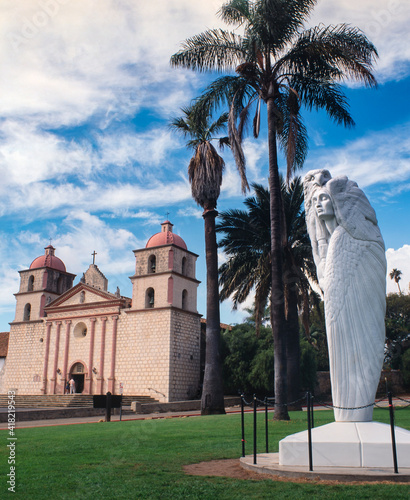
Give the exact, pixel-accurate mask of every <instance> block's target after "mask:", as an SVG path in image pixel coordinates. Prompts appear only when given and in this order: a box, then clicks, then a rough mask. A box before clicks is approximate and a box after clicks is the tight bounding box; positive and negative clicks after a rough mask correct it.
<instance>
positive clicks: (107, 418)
mask: <svg viewBox="0 0 410 500" xmlns="http://www.w3.org/2000/svg"><path fill="white" fill-rule="evenodd" d="M105 421H106V422H111V392H107V402H106V405H105Z"/></svg>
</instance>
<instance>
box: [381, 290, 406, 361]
mask: <svg viewBox="0 0 410 500" xmlns="http://www.w3.org/2000/svg"><path fill="white" fill-rule="evenodd" d="M386 346H387V349H386V356H385V360H384V362H385V366H386V367H388V368H392V369H398V368H400V361H401V356H402V354H403V352H404V350H405V349H406V348H407V347H410V295H403V294H397V293H389V295H387V298H386Z"/></svg>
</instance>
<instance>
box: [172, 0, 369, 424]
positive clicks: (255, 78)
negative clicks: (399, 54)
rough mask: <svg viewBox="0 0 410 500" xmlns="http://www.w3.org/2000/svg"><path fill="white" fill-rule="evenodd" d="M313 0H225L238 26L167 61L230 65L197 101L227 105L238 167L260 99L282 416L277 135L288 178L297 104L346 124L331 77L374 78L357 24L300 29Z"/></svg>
mask: <svg viewBox="0 0 410 500" xmlns="http://www.w3.org/2000/svg"><path fill="white" fill-rule="evenodd" d="M315 4H316V0H229V1H228V2H227V3H225V4H224V5H223V6H222V8H221V9H220V11H219V15H220V17H221V18H222V20H223V21H224V22H226V23H227V24H230V25H231V26H234V27H235V28H240V30H241V32H242V33H243V34H238V33H235V32H229V31H226V30H222V29H213V30H207V31H205V32H203V33H201V34H199V35H196V36H194V37H192V38H189V39H187V40H186V41H185V42H184V43H183V48H182V50H180V51H179V52H177V53H176V54H174V55H173V56H172V58H171V64H172V65H174V66H182V67H186V68H191V69H193V70H197V71H206V70H210V71H214V70H217V71H236V73H237V74H236V75H235V76H231V75H228V76H222V77H220V78H218V79H217V80H216V81H215V82H213V83H212V84H211V85H210V86H209V87H208V88H207V89H206V91H205V92H204V94H203V97H202V103H203V105H204V107H205V108H207V109H209V107H210V106H215V107H218V106H219V105H220V104H221V103H223V102H227V103H228V104H229V105H230V121H229V127H228V130H229V135H230V139H231V148H232V150H233V153H234V156H235V159H236V162H237V164H239V165H240V167H241V168H244V161H245V158H244V155H243V151H242V147H241V139H242V133H243V130H244V127H243V125H244V123H245V121H246V118H247V117H248V116H249V112H250V108H251V106H252V105H255V106H256V113H255V117H254V120H253V129H254V135H255V136H258V134H259V128H260V118H261V113H260V104H261V103H262V102H263V103H265V104H266V106H267V127H268V151H269V190H270V224H271V248H272V250H271V251H272V259H271V274H272V278H271V279H272V294H271V320H272V329H273V335H274V343H275V394H276V398H275V418H276V419H287V418H289V417H288V414H287V410H286V392H287V388H286V371H287V369H286V349H285V346H286V336H285V309H284V294H283V292H284V285H283V273H282V237H283V227H282V221H281V191H280V180H279V168H278V143H279V145H280V146H281V147H282V148H283V150H284V152H285V156H286V160H287V166H288V176H287V177H288V178H289V177H290V175H291V172H292V170H293V169H295V168H297V167H300V166H301V165H302V164H303V161H304V158H305V155H306V151H307V137H306V130H305V128H304V126H303V123H302V120H301V114H300V110H301V106H302V105H304V106H305V107H307V108H308V109H312V108H316V109H325V110H326V112H327V113H328V115H329V116H330V117H331V118H332V119H333V120H335V121H336V123H340V124H343V125H345V126H352V125H353V124H354V121H353V119H352V117H351V116H350V113H349V111H348V106H347V102H346V97H345V95H344V93H343V92H342V89H341V87H340V85H339V84H338V83H337V82H339V81H342V80H343V79H345V78H352V79H357V80H360V81H362V82H364V84H366V85H368V86H375V85H376V81H375V79H374V77H373V75H372V73H371V68H372V62H373V60H374V58H375V57H376V56H377V51H376V49H375V47H374V46H373V44H371V43H370V41H369V40H368V39H367V38H366V36H365V35H364V34H363V33H362V32H361V31H360V30H358V29H357V28H354V27H350V26H347V25H345V24H342V25H338V26H330V27H325V26H318V27H314V28H310V29H307V30H304V29H303V25H304V22H305V21H306V20H307V18H308V16H309V14H310V12H311V11H312V9H313V8H314V6H315ZM239 113H240V114H239ZM238 116H239V117H240V122H239V126H238V128H237V127H236V124H235V118H236V117H238Z"/></svg>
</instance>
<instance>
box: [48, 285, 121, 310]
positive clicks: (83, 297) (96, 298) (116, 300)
mask: <svg viewBox="0 0 410 500" xmlns="http://www.w3.org/2000/svg"><path fill="white" fill-rule="evenodd" d="M126 302H127V299H126V298H125V297H118V296H117V295H114V294H113V293H110V292H105V291H103V290H100V289H98V288H94V287H92V286H90V285H87V284H85V283H78V285H76V286H74V287H73V288H71V289H70V290H68V291H67V292H65V293H63V294H62V295H60V297H57V298H56V299H55V300H53V301H52V302H50V304H48V305H47V306H46V307H45V311H46V312H57V311H58V310H60V309H66V308H67V307H69V308H75V309H81V308H84V307H87V308H88V307H92V306H94V307H98V306H99V305H100V306H101V305H108V304H112V305H118V306H123V307H124V306H125V303H126Z"/></svg>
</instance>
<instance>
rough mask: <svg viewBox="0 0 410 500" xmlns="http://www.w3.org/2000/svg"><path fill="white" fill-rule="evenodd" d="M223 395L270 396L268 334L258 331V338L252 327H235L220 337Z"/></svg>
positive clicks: (271, 366) (271, 367)
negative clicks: (240, 393)
mask: <svg viewBox="0 0 410 500" xmlns="http://www.w3.org/2000/svg"><path fill="white" fill-rule="evenodd" d="M222 356H223V358H224V361H223V376H224V392H225V394H238V392H244V393H246V394H253V393H258V394H260V395H266V394H272V388H273V373H274V363H273V340H272V330H271V329H270V328H266V327H263V326H262V327H261V328H260V334H259V337H257V336H256V335H255V326H254V325H253V324H252V323H242V324H241V325H236V326H234V327H233V328H232V330H231V331H225V332H224V334H223V335H222Z"/></svg>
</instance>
